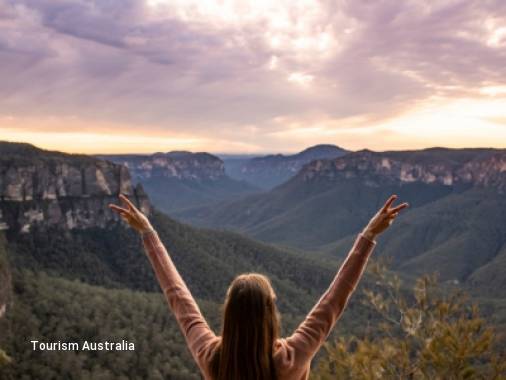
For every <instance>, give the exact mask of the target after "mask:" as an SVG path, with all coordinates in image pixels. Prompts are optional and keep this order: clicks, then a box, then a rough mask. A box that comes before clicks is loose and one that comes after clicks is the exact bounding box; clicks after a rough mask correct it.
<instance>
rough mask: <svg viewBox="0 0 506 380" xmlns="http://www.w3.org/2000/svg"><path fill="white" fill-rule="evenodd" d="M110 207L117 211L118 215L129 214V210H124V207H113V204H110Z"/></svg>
mask: <svg viewBox="0 0 506 380" xmlns="http://www.w3.org/2000/svg"><path fill="white" fill-rule="evenodd" d="M109 207H110V208H111V209H112V210H114V211H116V212H117V213H119V214H128V210H127V209H124V208H123V207H120V206H118V205H113V204H110V205H109Z"/></svg>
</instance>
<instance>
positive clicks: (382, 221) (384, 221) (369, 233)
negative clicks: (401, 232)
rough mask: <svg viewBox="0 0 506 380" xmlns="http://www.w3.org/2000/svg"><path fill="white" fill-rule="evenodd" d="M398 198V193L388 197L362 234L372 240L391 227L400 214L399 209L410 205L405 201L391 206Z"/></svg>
mask: <svg viewBox="0 0 506 380" xmlns="http://www.w3.org/2000/svg"><path fill="white" fill-rule="evenodd" d="M396 199H397V195H392V196H391V197H390V198H388V200H387V201H386V202H385V204H384V205H383V207H382V208H381V209H380V210H379V211H378V212H377V213H376V215H374V216H373V217H372V218H371V220H370V221H369V224H368V225H367V226H366V227H365V228H364V230H363V232H362V235H364V236H365V237H366V238H368V239H370V240H374V239H375V238H376V237H377V236H378V235H379V234H381V233H382V232H384V231H385V230H386V229H387V228H388V227H390V225H391V224H392V223H393V221H394V220H395V218H396V217H397V215H399V211H401V210H402V209H405V208H406V207H408V206H409V205H408V204H407V203H403V204H401V205H399V206H397V207H392V208H390V206H392V203H394V201H395V200H396Z"/></svg>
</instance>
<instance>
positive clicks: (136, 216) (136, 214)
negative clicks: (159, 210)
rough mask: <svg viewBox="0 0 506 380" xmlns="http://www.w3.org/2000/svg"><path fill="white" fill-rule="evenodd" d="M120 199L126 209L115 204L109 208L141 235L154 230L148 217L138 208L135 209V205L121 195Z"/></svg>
mask: <svg viewBox="0 0 506 380" xmlns="http://www.w3.org/2000/svg"><path fill="white" fill-rule="evenodd" d="M119 198H120V199H121V201H122V202H123V205H124V207H120V206H117V205H114V204H110V205H109V207H110V208H111V209H112V210H114V211H116V212H117V213H118V214H119V216H120V217H121V219H123V220H124V221H125V222H127V223H128V224H129V225H130V227H132V228H133V229H135V230H136V231H137V232H139V233H142V232H146V231H149V230H151V229H153V227H152V226H151V223H149V220H148V218H147V217H146V215H144V214H143V213H142V212H141V211H140V210H139V209H138V208H137V207H135V206H134V204H133V203H132V202H130V200H129V199H128V198H127V197H126V196H124V195H123V194H120V195H119Z"/></svg>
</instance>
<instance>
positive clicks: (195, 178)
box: [99, 152, 258, 212]
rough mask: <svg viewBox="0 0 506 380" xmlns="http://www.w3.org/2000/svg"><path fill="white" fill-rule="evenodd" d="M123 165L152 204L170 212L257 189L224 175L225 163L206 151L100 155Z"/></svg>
mask: <svg viewBox="0 0 506 380" xmlns="http://www.w3.org/2000/svg"><path fill="white" fill-rule="evenodd" d="M99 157H100V158H103V159H106V160H110V161H112V162H115V163H118V164H122V165H124V166H126V167H127V168H128V169H129V170H130V172H131V174H132V178H133V180H134V181H135V182H137V183H141V184H142V185H143V187H144V189H145V190H146V192H147V194H148V195H149V197H150V199H151V201H152V202H153V204H154V205H155V206H156V207H157V208H158V209H160V210H162V211H165V212H172V211H175V210H182V209H185V208H188V207H194V206H197V205H207V204H212V203H215V202H216V201H221V200H230V199H234V198H238V197H240V196H242V195H244V194H250V193H253V192H255V191H256V190H258V189H257V188H256V187H254V186H253V185H250V184H248V183H246V182H245V181H239V180H235V179H232V178H230V177H229V176H227V175H226V174H225V170H224V164H223V161H221V160H220V159H219V158H218V157H216V156H213V155H211V154H208V153H191V152H169V153H155V154H153V155H102V156H99Z"/></svg>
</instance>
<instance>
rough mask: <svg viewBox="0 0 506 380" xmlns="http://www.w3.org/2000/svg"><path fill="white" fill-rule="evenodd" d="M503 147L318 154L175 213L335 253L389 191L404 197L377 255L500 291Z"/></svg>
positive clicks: (409, 269) (412, 269)
mask: <svg viewBox="0 0 506 380" xmlns="http://www.w3.org/2000/svg"><path fill="white" fill-rule="evenodd" d="M505 191H506V151H505V150H496V149H445V148H432V149H425V150H420V151H390V152H373V151H369V150H364V151H359V152H351V153H348V154H346V155H344V156H342V157H339V158H336V159H330V160H328V159H327V160H314V161H312V162H310V163H309V164H307V165H305V166H304V167H303V168H302V169H301V170H300V171H299V172H298V173H297V175H296V176H294V177H293V178H292V179H290V180H289V181H287V182H286V183H284V184H282V185H280V186H278V187H276V188H274V189H272V190H271V191H269V192H265V193H261V194H254V195H251V196H248V197H244V198H241V199H239V200H236V201H232V202H223V203H221V204H219V205H216V206H212V207H203V208H195V209H192V210H186V211H185V212H183V213H179V214H176V215H175V216H176V217H177V218H180V219H182V220H184V221H186V222H189V223H193V224H195V225H198V226H213V227H214V228H224V229H232V230H236V231H238V232H241V233H244V234H247V235H248V236H251V237H253V238H255V239H260V240H263V241H265V242H270V243H276V244H278V245H284V246H289V247H292V248H299V249H300V248H302V249H306V250H317V251H320V252H324V253H325V254H327V255H330V256H332V255H333V254H334V252H336V251H339V250H340V249H342V247H344V246H346V245H347V244H349V243H350V241H351V239H352V237H353V236H354V235H355V234H356V233H357V232H358V231H360V229H361V228H363V226H365V224H366V223H367V221H368V220H369V218H370V217H371V216H372V214H373V213H374V212H375V211H376V210H377V209H378V207H379V206H380V205H381V204H382V203H383V202H384V201H385V199H387V198H388V196H389V195H390V194H393V193H395V194H398V195H399V199H400V200H402V201H407V202H409V203H410V206H411V207H410V208H409V209H408V210H407V211H406V212H403V213H402V215H401V216H400V217H399V220H398V221H397V222H396V223H395V225H394V226H393V227H392V230H391V233H389V234H388V236H386V237H384V238H383V237H382V238H381V239H382V243H381V244H380V247H379V249H378V251H379V253H378V255H380V256H381V255H386V256H389V257H391V258H393V265H394V268H396V269H398V270H399V271H403V272H406V273H411V274H419V273H423V272H427V271H432V270H436V269H437V270H440V271H441V276H442V279H444V280H448V281H454V282H464V283H465V284H466V285H469V286H470V287H474V288H481V289H484V288H487V289H488V290H490V291H492V293H493V294H496V295H499V296H501V297H504V296H506V293H505V291H504V289H506V287H505V286H504V285H506V283H505V281H506V280H505V277H504V276H503V275H502V273H504V269H505V267H504V261H505V252H506V251H505V250H506V223H505V222H506V219H505V215H506V197H505Z"/></svg>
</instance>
